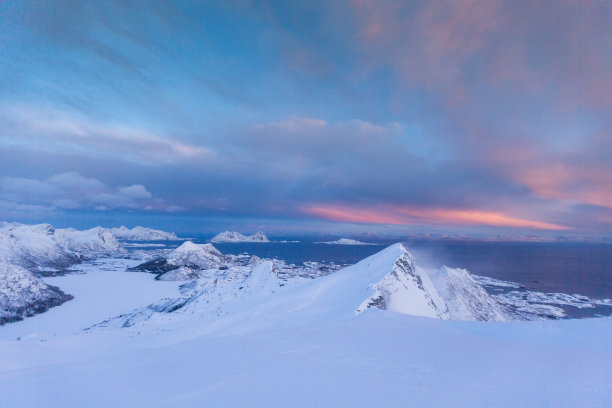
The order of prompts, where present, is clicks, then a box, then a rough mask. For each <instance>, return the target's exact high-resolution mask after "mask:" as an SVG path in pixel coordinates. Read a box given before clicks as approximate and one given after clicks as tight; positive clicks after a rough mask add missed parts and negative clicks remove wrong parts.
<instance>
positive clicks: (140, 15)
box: [0, 0, 612, 235]
mask: <svg viewBox="0 0 612 408" xmlns="http://www.w3.org/2000/svg"><path fill="white" fill-rule="evenodd" d="M0 21H1V25H2V30H0V44H1V45H0V211H1V212H2V213H3V214H4V217H2V218H4V219H6V220H16V221H25V222H40V221H50V222H54V221H55V222H59V223H60V224H66V225H76V226H81V225H94V224H96V223H99V222H103V223H105V224H107V225H118V224H128V225H134V224H136V223H141V222H140V221H143V222H145V223H147V224H149V225H153V226H156V225H158V226H165V227H169V228H174V229H178V230H189V228H190V227H193V228H196V227H195V226H196V225H197V228H198V229H199V228H202V229H206V228H209V229H215V228H220V229H223V228H224V227H230V226H231V227H235V228H236V229H240V226H241V225H243V229H247V230H249V229H256V228H263V229H270V230H274V231H279V232H282V231H285V232H288V233H291V232H292V231H298V230H299V231H300V232H314V233H316V232H318V231H322V230H324V231H338V232H354V233H367V232H389V231H394V232H395V233H409V232H411V231H422V232H427V231H429V230H431V231H463V232H469V233H474V234H484V235H495V234H498V233H501V232H503V233H506V232H508V231H510V232H513V231H515V232H516V233H525V232H527V233H534V234H543V235H544V234H561V235H567V234H580V233H595V234H602V233H603V234H606V233H609V232H610V230H611V227H612V176H611V175H612V124H611V121H612V117H611V115H610V112H611V109H612V78H611V75H612V74H611V69H610V66H612V23H611V21H612V5H611V4H610V2H606V1H588V2H587V1H585V2H571V1H567V2H565V1H559V2H548V1H534V2H529V4H526V3H523V2H520V3H515V2H502V1H496V0H487V1H480V0H460V1H454V2H442V1H428V2H425V1H411V2H407V1H406V2H402V1H366V0H356V1H346V2H345V1H334V2H322V1H321V2H318V1H304V2H301V1H297V2H275V1H257V2H250V1H228V2H206V1H204V2H195V1H194V2H163V1H160V2H155V3H154V4H153V2H147V1H141V2H138V1H136V2H123V1H106V2H76V1H74V2H73V1H28V2H21V1H12V2H5V3H3V4H2V5H0ZM194 220H197V221H194Z"/></svg>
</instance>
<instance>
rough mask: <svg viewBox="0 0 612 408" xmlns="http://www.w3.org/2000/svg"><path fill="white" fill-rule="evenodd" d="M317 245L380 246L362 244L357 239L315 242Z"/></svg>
mask: <svg viewBox="0 0 612 408" xmlns="http://www.w3.org/2000/svg"><path fill="white" fill-rule="evenodd" d="M315 244H328V245H378V244H372V243H369V242H362V241H358V240H356V239H350V238H340V239H337V240H335V241H325V242H315Z"/></svg>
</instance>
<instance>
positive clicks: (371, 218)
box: [302, 206, 569, 230]
mask: <svg viewBox="0 0 612 408" xmlns="http://www.w3.org/2000/svg"><path fill="white" fill-rule="evenodd" d="M302 212H304V213H306V214H309V215H312V216H315V217H318V218H323V219H326V220H332V221H344V222H356V223H368V224H396V225H418V224H449V225H479V226H496V227H523V228H535V229H544V230H567V229H569V227H566V226H563V225H559V224H552V223H547V222H540V221H532V220H525V219H521V218H515V217H510V216H508V215H505V214H502V213H499V212H493V211H482V210H454V209H445V208H413V207H384V208H379V209H369V208H355V207H348V206H311V207H305V208H302Z"/></svg>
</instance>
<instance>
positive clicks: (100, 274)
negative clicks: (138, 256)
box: [0, 258, 179, 339]
mask: <svg viewBox="0 0 612 408" xmlns="http://www.w3.org/2000/svg"><path fill="white" fill-rule="evenodd" d="M138 262H139V261H138V260H131V259H116V258H105V259H98V260H95V261H90V262H87V263H84V264H81V265H79V271H80V273H73V274H68V275H63V276H57V277H52V278H44V279H43V281H44V283H46V284H49V285H54V286H57V287H59V288H61V289H62V290H63V291H64V292H66V293H69V294H70V295H72V296H73V297H74V299H72V300H71V301H69V302H66V303H65V304H63V305H62V306H60V307H54V308H52V309H50V310H48V311H47V312H45V313H43V314H39V315H36V316H33V317H29V318H27V319H25V320H23V321H20V322H16V323H10V324H7V325H4V326H3V327H1V328H0V339H16V338H17V337H21V338H24V337H27V336H28V335H30V336H31V335H35V336H36V337H41V336H42V337H49V336H58V335H68V334H74V333H77V332H79V331H81V330H83V329H86V328H88V327H90V326H92V325H94V324H97V323H99V322H100V321H102V320H104V319H106V318H108V317H110V316H114V315H118V314H122V313H128V312H131V311H132V310H133V309H134V308H136V307H140V306H142V305H143V304H148V303H151V302H154V301H156V300H158V299H160V298H163V297H170V296H178V294H179V292H178V284H177V283H176V282H158V281H155V279H154V277H153V276H152V275H150V274H146V273H137V272H126V268H128V267H130V266H133V265H134V264H136V263H138ZM37 279H38V278H37Z"/></svg>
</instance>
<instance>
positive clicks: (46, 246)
mask: <svg viewBox="0 0 612 408" xmlns="http://www.w3.org/2000/svg"><path fill="white" fill-rule="evenodd" d="M121 251H122V249H121V247H120V245H119V242H118V241H117V240H116V239H115V237H114V236H113V235H112V234H111V233H110V232H109V231H108V230H106V229H104V228H100V227H96V228H92V229H89V230H86V231H78V230H75V229H73V228H68V229H55V228H53V226H51V225H49V224H38V225H26V224H17V223H10V224H9V223H3V224H2V225H1V226H0V260H4V261H5V262H6V263H12V264H16V265H20V266H23V267H24V268H26V269H30V270H40V269H44V268H56V269H63V268H67V267H68V266H70V265H72V264H74V263H78V262H80V261H81V260H83V259H88V258H93V257H97V256H100V255H102V254H115V253H118V252H121Z"/></svg>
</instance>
